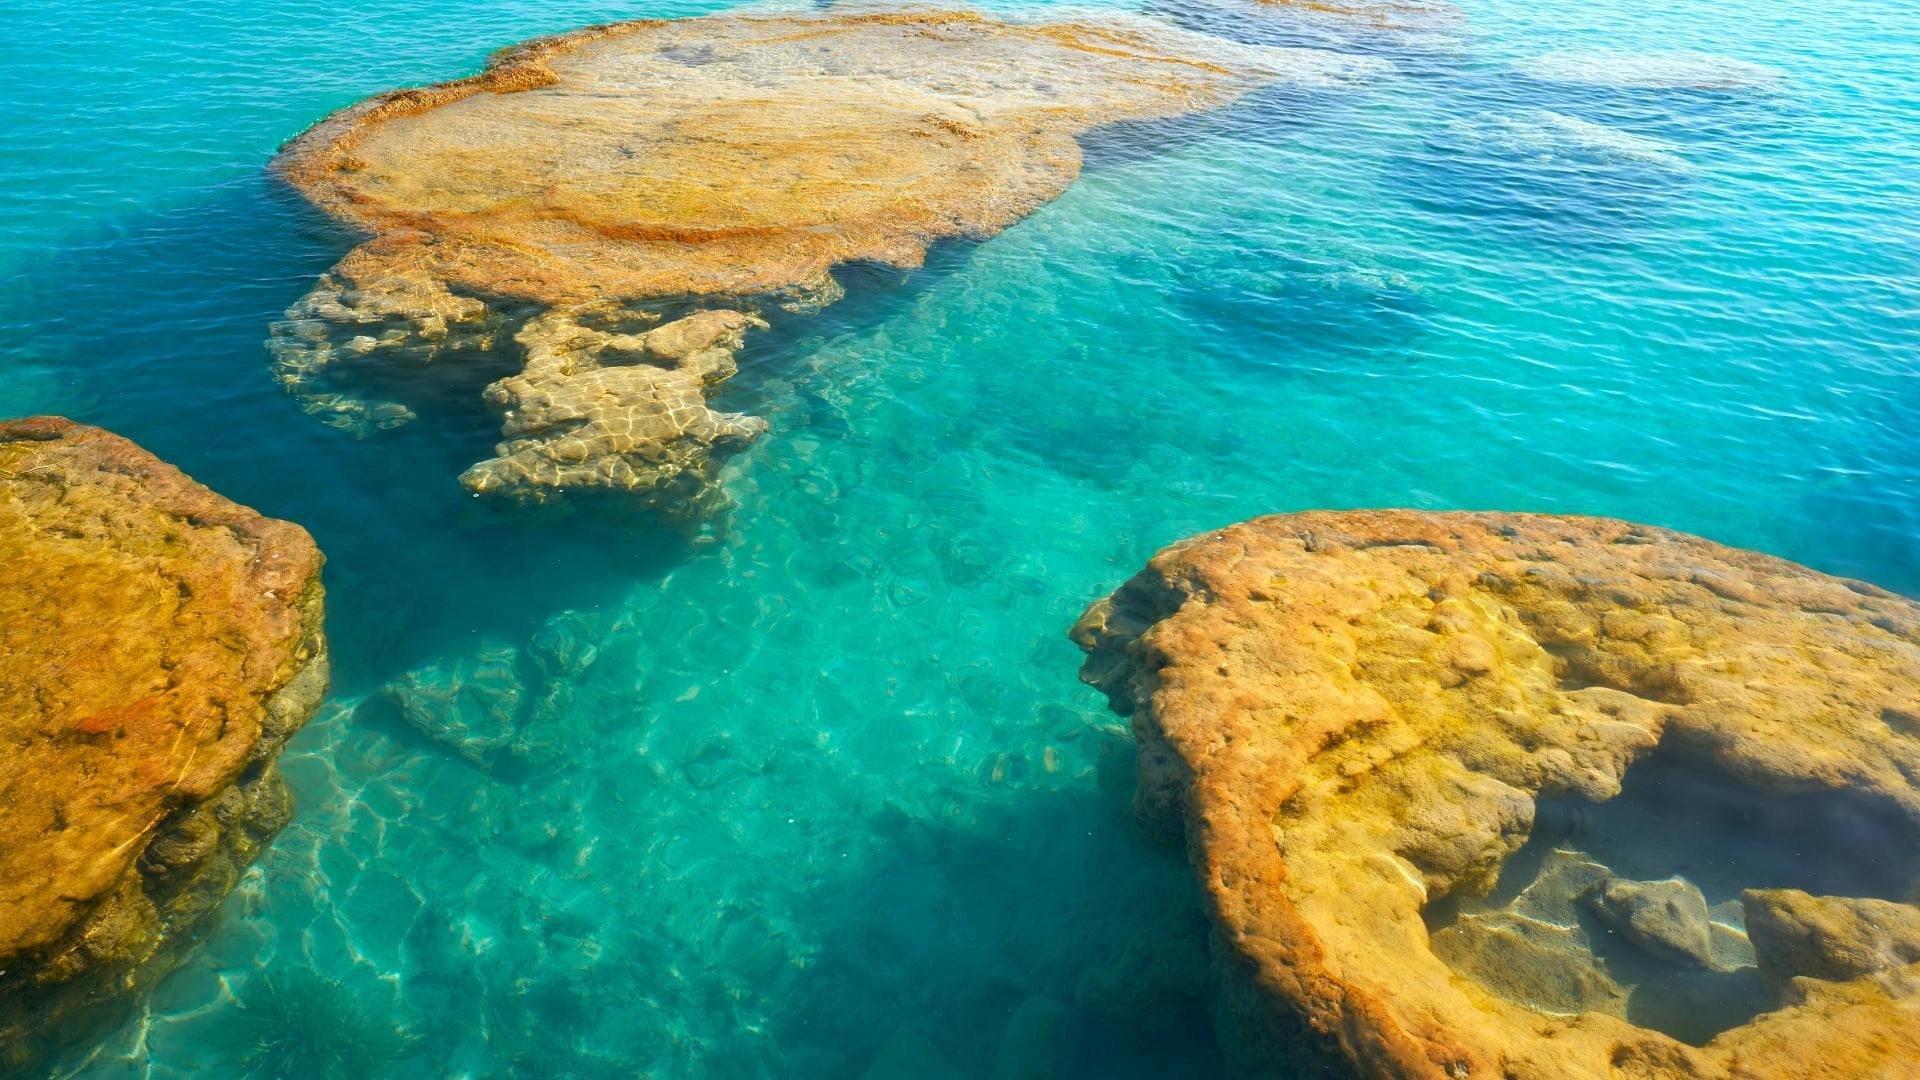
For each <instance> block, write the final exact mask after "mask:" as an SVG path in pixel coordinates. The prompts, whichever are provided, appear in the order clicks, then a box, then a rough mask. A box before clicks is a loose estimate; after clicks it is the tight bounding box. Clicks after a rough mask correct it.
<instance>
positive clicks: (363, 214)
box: [272, 12, 1367, 507]
mask: <svg viewBox="0 0 1920 1080" xmlns="http://www.w3.org/2000/svg"><path fill="white" fill-rule="evenodd" d="M1366 65H1367V62H1365V61H1357V60H1350V59H1344V58H1329V57H1328V56H1327V55H1326V54H1317V53H1310V52H1299V51H1293V50H1276V49H1266V48H1259V47H1253V46H1244V45H1237V44H1233V43H1230V42H1226V41H1221V40H1218V39H1215V38H1210V37H1206V36H1203V35H1199V34H1194V33H1190V32H1186V31H1181V30H1176V29H1173V28H1171V27H1168V26H1163V25H1159V24H1156V23H1151V22H1147V21H1144V20H1112V21H1102V22H1091V21H1075V22H1065V23H1057V24H1048V25H1016V24H1009V23H1002V22H996V21H993V20H990V19H987V18H985V17H983V16H980V15H976V14H970V13H963V12H912V13H886V14H880V13H867V14H799V15H786V14H782V15H722V16H712V17H707V18H699V19H687V20H679V21H641V22H631V23H621V24H615V25H611V26H602V27H592V28H588V29H585V30H581V31H577V32H575V33H572V34H566V35H562V36H560V37H556V38H550V39H545V40H541V41H535V42H532V43H529V44H527V45H523V46H520V47H518V48H515V49H512V50H509V51H507V52H505V53H503V54H501V55H499V56H497V57H496V58H495V59H494V60H493V61H492V62H491V64H490V65H489V67H488V68H487V70H486V71H485V72H484V73H483V74H481V75H478V76H475V77H473V78H470V79H463V80H460V81H458V82H453V83H447V84H443V85H440V86H435V87H429V88H426V89H423V90H403V91H397V92H394V93H390V94H386V95H383V96H381V97H378V98H375V99H372V100H370V101H368V102H365V103H363V104H361V105H358V106H355V107H353V108H351V109H348V110H346V111H344V112H342V113H339V114H337V115H335V116H333V117H331V118H329V119H328V120H326V121H324V122H322V123H321V124H320V125H318V126H317V127H315V128H314V129H313V130H311V131H309V132H308V133H306V134H305V135H303V136H301V137H300V138H299V139H296V140H295V141H294V142H293V143H291V144H290V145H289V146H288V147H287V149H286V150H285V152H284V153H283V155H282V156H281V158H280V159H279V162H278V165H279V169H280V171H281V173H282V174H283V175H284V176H285V177H286V178H287V179H288V180H289V181H291V182H292V183H293V185H294V186H295V187H296V188H298V189H299V190H300V191H301V192H302V193H304V194H305V195H306V196H307V197H308V198H309V199H311V200H312V201H313V202H315V203H316V204H318V205H319V206H321V207H322V208H324V209H326V210H327V211H329V212H330V213H332V214H333V215H334V216H336V217H338V218H340V219H341V220H343V221H345V222H347V223H349V224H351V225H353V226H356V227H358V228H359V229H362V230H364V231H365V232H367V233H368V234H370V238H369V239H367V240H366V241H365V242H364V243H362V244H361V245H360V246H359V247H357V248H355V249H354V250H353V251H352V252H350V253H349V254H348V255H347V256H346V257H345V258H344V259H342V260H341V261H340V264H339V265H338V266H337V267H336V268H335V269H334V270H333V271H332V272H331V273H329V274H328V275H326V276H325V277H324V278H323V279H322V280H321V281H320V283H319V284H318V285H316V287H315V288H314V290H313V292H312V293H310V294H309V295H308V296H307V297H306V298H304V299H303V300H302V301H301V302H300V303H298V304H296V305H295V306H294V308H293V309H292V310H290V311H289V312H288V318H287V320H286V321H285V322H283V323H280V324H276V326H275V328H274V337H273V342H272V347H273V349H274V353H275V356H276V363H277V369H278V373H279V377H280V378H281V380H282V381H283V382H284V383H285V384H286V385H287V386H288V387H289V388H290V389H291V390H292V391H293V392H294V393H295V394H296V395H297V396H298V397H299V398H300V399H301V401H302V402H303V404H304V405H305V407H306V408H307V409H308V410H309V411H310V412H313V413H315V414H317V415H321V416H322V417H324V418H326V419H327V420H328V421H329V422H332V423H335V424H337V425H338V426H341V427H344V428H348V429H351V430H354V431H356V432H361V433H365V432H368V431H371V430H375V429H378V428H381V427H388V426H392V425H394V424H396V423H402V422H405V421H406V420H407V419H408V418H409V416H410V413H409V412H408V410H407V409H406V408H405V407H404V406H401V405H398V404H396V403H390V402H378V401H373V400H369V399H366V398H363V397H361V396H358V395H355V394H348V393H342V392H340V391H338V390H337V389H335V388H333V386H332V385H331V383H330V380H329V379H328V378H327V376H328V375H329V373H330V372H331V371H333V369H336V368H339V367H342V366H345V365H354V364H365V363H367V362H370V361H379V360H384V361H388V362H392V361H401V362H406V363H414V364H418V363H431V362H445V361H447V360H448V359H451V358H453V357H456V356H461V355H465V354H470V353H474V352H485V351H488V350H492V349H495V348H506V347H509V345H510V344H511V343H512V342H513V341H514V340H515V338H516V336H518V337H519V339H520V341H519V345H520V347H521V348H522V349H523V350H524V351H525V353H526V355H527V357H528V359H529V363H530V367H529V371H528V372H527V374H526V375H524V376H519V377H514V378H509V379H505V380H502V381H501V382H498V383H496V384H494V386H493V387H492V388H491V390H490V391H489V394H488V398H489V400H490V401H491V402H492V403H493V404H495V405H496V406H497V407H498V408H500V409H501V410H502V411H503V412H505V413H506V414H507V415H508V421H507V428H508V430H507V435H508V439H507V441H506V442H504V443H502V444H501V448H500V458H499V459H498V460H497V461H496V462H489V463H483V464H482V465H480V466H476V468H475V469H474V470H470V471H469V472H468V474H467V475H466V477H465V478H464V480H465V483H466V484H467V486H468V487H469V488H470V489H472V490H474V491H475V492H486V493H504V494H509V495H513V496H517V497H522V498H531V499H543V498H546V497H549V496H550V495H552V494H553V493H555V492H557V491H559V490H562V489H563V488H565V487H569V486H587V487H598V488H614V489H621V490H626V491H631V492H635V493H638V494H640V495H642V496H643V497H645V498H647V499H648V500H649V501H651V502H654V503H656V504H659V505H663V506H667V507H681V506H684V505H685V504H686V500H687V498H688V493H689V491H690V490H691V489H692V488H695V487H700V486H704V485H707V484H710V482H711V480H712V473H713V470H714V461H715V458H716V453H717V451H719V450H721V449H723V448H725V447H726V446H730V445H738V444H739V443H740V442H742V441H744V440H746V439H748V438H751V437H752V436H753V435H754V434H755V433H756V432H757V431H758V430H759V428H760V426H761V425H760V423H759V422H758V421H756V420H749V419H746V418H741V417H730V416H725V415H723V414H718V413H714V412H712V411H710V410H707V409H706V408H705V407H704V404H703V402H704V396H705V394H706V393H708V392H710V391H711V389H712V388H713V387H714V386H715V385H717V384H718V383H719V382H720V381H722V380H723V379H725V378H726V377H727V375H729V374H731V372H732V370H733V368H732V362H731V360H730V359H729V358H723V357H722V356H721V355H720V354H721V353H723V352H724V353H728V354H730V353H731V352H732V351H733V350H735V349H737V348H738V347H739V346H740V344H741V337H740V335H741V333H742V332H744V330H745V329H747V328H749V327H751V326H752V325H753V322H752V319H751V313H752V312H753V311H755V310H758V309H761V308H764V307H765V306H768V305H778V306H781V307H785V308H789V309H807V308H810V307H818V306H819V305H821V304H825V303H829V302H831V301H832V300H833V299H835V298H837V296H838V295H839V291H838V286H837V285H836V284H835V282H834V280H833V278H832V276H831V274H830V272H829V271H830V270H831V268H832V267H834V266H835V265H837V264H841V263H847V262H853V261H865V262H873V263H880V264H885V265H889V266H895V267H912V266H917V265H919V264H920V262H921V261H922V259H923V257H924V254H925V251H926V249H927V246H928V245H929V244H931V243H933V242H935V241H937V240H940V239H942V238H946V237H974V238H979V237H986V236H990V235H992V234H993V233H995V232H998V231H999V230H1001V229H1003V228H1005V227H1007V226H1008V225H1010V224H1012V223H1013V222H1015V221H1017V220H1019V219H1020V218H1021V217H1022V216H1024V215H1025V214H1027V213H1029V212H1031V211H1032V210H1033V209H1034V208H1036V207H1038V206H1040V205H1041V204H1043V203H1045V202H1047V201H1048V200H1050V199H1052V198H1054V197H1055V196H1057V195H1059V194H1060V192H1061V191H1062V190H1063V189H1064V188H1065V187H1066V186H1067V185H1068V184H1069V183H1070V182H1071V181H1072V180H1073V178H1074V177H1075V175H1076V174H1077V173H1078V171H1079V169H1080V164H1081V157H1080V147H1079V144H1078V142H1077V141H1076V136H1077V135H1079V134H1081V133H1083V132H1085V131H1087V130H1088V129H1090V128H1093V127H1096V126H1098V125H1102V124H1109V123H1113V122H1117V121H1129V120H1148V119H1157V118H1165V117H1172V116H1177V115H1180V114H1183V113H1187V112H1191V111H1194V110H1199V109H1206V108H1210V107H1214V106H1218V105H1221V104H1223V103H1225V102H1227V101H1230V100H1231V99H1233V98H1235V97H1237V96H1239V95H1241V94H1243V93H1245V92H1246V91H1248V90H1250V89H1253V88H1254V87H1256V86H1259V85H1261V84H1262V83H1265V82H1268V81H1270V80H1273V79H1275V78H1277V77H1280V76H1281V75H1283V74H1293V73H1302V74H1308V75H1312V76H1316V77H1322V76H1326V75H1328V74H1333V75H1346V74H1352V73H1357V72H1360V71H1363V70H1365V69H1366ZM608 302H612V303H613V304H615V305H616V306H617V307H619V308H620V309H621V311H620V312H618V313H609V312H608V311H607V309H606V308H604V307H596V308H592V309H590V311H591V313H592V318H591V319H589V318H583V317H582V316H581V315H580V314H578V313H576V312H575V311H574V309H575V308H577V307H579V306H581V305H605V304H607V303H608ZM711 309H725V310H737V311H739V312H740V314H738V315H733V316H728V320H729V325H728V328H727V330H726V332H725V333H722V334H720V335H718V336H707V333H706V332H707V330H708V329H709V328H711V327H712V325H713V324H712V323H711V322H710V320H711V318H712V314H711ZM660 310H670V311H672V312H673V313H675V314H685V313H687V312H688V311H692V312H695V313H696V314H694V315H693V316H692V317H693V318H696V319H701V320H707V321H702V322H700V323H698V324H696V326H693V327H686V328H683V329H681V330H676V331H673V333H675V334H683V335H692V336H698V337H703V338H704V339H705V340H704V342H703V344H702V346H701V348H700V349H698V350H695V352H694V353H693V354H689V356H688V357H687V358H685V359H680V360H673V359H668V360H667V361H666V362H664V363H663V364H661V366H662V370H663V372H665V374H655V373H650V372H641V373H637V374H625V373H621V374H616V373H615V368H616V366H622V367H632V366H636V365H648V364H656V363H660V361H659V360H658V358H655V357H653V356H652V354H651V353H650V352H649V350H646V349H641V350H638V351H635V350H632V349H626V348H624V347H623V346H621V345H619V344H618V343H615V344H613V345H609V343H608V342H606V341H603V340H601V339H600V338H596V337H594V336H593V335H592V334H588V333H584V332H582V333H581V334H578V335H573V336H571V337H569V336H566V335H562V336H561V337H556V336H555V335H554V334H553V333H551V332H550V331H551V330H552V329H553V327H554V326H555V325H558V324H566V325H572V326H584V325H585V324H586V323H588V322H590V321H593V320H598V321H599V322H601V323H603V324H608V325H611V326H613V332H615V333H623V332H627V331H628V330H629V329H630V328H628V327H621V326H619V325H618V324H619V323H620V322H621V321H622V320H625V321H627V322H634V321H638V320H644V319H647V318H649V317H657V315H655V316H649V314H648V313H649V312H658V311H660ZM555 320H557V323H556V322H555ZM535 323H541V325H542V326H544V327H545V328H544V329H538V330H535V329H533V327H534V324H535ZM667 330H668V328H667V327H662V328H660V329H658V330H654V331H652V332H651V333H654V334H660V333H665V332H667ZM596 332H598V331H596ZM529 333H530V334H531V335H532V338H533V339H534V340H536V341H537V342H538V343H539V344H538V346H537V347H536V346H535V345H534V344H532V343H530V342H529V340H528V337H527V336H528V334H529ZM576 340H577V341H579V342H581V343H582V344H581V347H580V348H579V349H575V348H573V347H571V346H570V345H569V344H568V342H569V341H576ZM541 349H544V350H545V351H544V352H540V350H541ZM537 352H538V353H539V356H538V357H537V358H536V353H537ZM696 354H697V355H696ZM689 365H691V366H689ZM536 367H537V368H539V369H540V370H538V371H536V370H534V368H536ZM696 369H697V370H696ZM582 370H590V371H591V374H590V375H583V374H582ZM676 372H678V373H686V374H689V375H691V376H693V377H692V379H691V381H689V379H688V378H682V377H680V376H679V375H676V374H674V373H676ZM582 379H585V380H586V381H585V382H582V381H580V380H582ZM562 383H565V384H568V386H569V389H567V390H566V391H564V392H562V391H560V390H559V386H560V385H561V384H562ZM689 386H697V387H698V388H699V393H698V394H696V395H695V396H696V397H699V398H700V399H701V402H698V403H696V402H693V401H690V400H689V399H688V398H687V395H686V390H687V389H688V387H689ZM554 393H564V394H566V395H571V396H574V397H576V398H579V399H580V400H579V401H578V402H577V403H576V405H575V406H571V407H568V406H556V405H555V403H554V401H553V400H552V399H551V397H543V396H541V395H549V394H554ZM536 398H538V399H539V400H537V401H536ZM589 399H590V400H591V402H592V404H591V405H589V404H587V401H588V400H589ZM534 413H538V414H540V416H541V417H542V419H541V420H539V421H538V422H533V423H530V422H529V420H528V418H529V417H530V416H531V415H532V414H534Z"/></svg>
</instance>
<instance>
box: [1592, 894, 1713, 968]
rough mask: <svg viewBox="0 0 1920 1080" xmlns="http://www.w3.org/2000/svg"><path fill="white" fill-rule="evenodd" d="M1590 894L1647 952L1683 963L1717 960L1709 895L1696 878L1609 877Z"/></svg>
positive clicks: (1605, 917) (1606, 917) (1596, 907)
mask: <svg viewBox="0 0 1920 1080" xmlns="http://www.w3.org/2000/svg"><path fill="white" fill-rule="evenodd" d="M1585 899H1586V902H1587V906H1588V907H1590V908H1592V909H1593V911H1594V913H1595V914H1597V915H1599V916H1600V919H1601V921H1602V922H1605V923H1606V924H1607V926H1608V927H1610V928H1611V929H1613V930H1615V931H1617V932H1619V933H1620V934H1621V935H1622V936H1624V937H1625V938H1626V939H1627V940H1628V941H1631V942H1633V943H1634V944H1635V945H1638V946H1640V947H1641V948H1642V949H1644V950H1646V951H1647V952H1649V953H1651V954H1653V955H1655V956H1659V957H1662V958H1663V959H1668V960H1674V961H1676V962H1680V963H1691V964H1695V965H1698V966H1700V967H1712V966H1713V926H1712V923H1711V921H1710V920H1709V918H1708V916H1707V898H1706V897H1704V896H1702V895H1700V890H1699V889H1698V888H1697V887H1695V886H1694V885H1693V883H1692V882H1689V881H1684V880H1682V879H1680V878H1669V879H1668V880H1666V881H1630V880H1628V879H1626V878H1617V877H1616V878H1608V879H1606V880H1605V881H1602V882H1600V883H1599V884H1597V885H1595V886H1594V887H1593V888H1592V889H1591V890H1590V891H1589V892H1588V893H1587V894H1586V897H1585Z"/></svg>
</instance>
